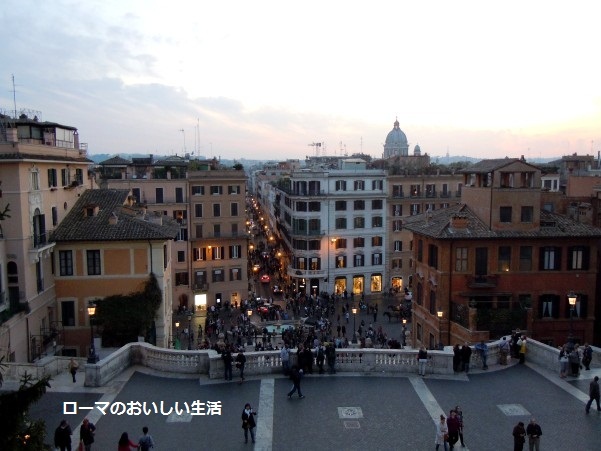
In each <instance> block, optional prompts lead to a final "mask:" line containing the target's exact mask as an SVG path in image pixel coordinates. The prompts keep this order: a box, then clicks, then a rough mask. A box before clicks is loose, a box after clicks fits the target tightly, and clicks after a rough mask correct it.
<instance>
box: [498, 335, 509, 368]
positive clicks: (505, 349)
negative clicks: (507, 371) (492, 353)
mask: <svg viewBox="0 0 601 451" xmlns="http://www.w3.org/2000/svg"><path fill="white" fill-rule="evenodd" d="M508 355H509V343H508V342H507V338H506V337H503V339H502V340H501V343H499V364H501V365H507V356H508Z"/></svg>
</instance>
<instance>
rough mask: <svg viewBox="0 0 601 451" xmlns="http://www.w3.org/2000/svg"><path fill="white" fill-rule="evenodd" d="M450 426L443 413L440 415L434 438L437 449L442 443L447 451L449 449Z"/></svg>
mask: <svg viewBox="0 0 601 451" xmlns="http://www.w3.org/2000/svg"><path fill="white" fill-rule="evenodd" d="M448 441H449V428H448V427H447V421H446V418H445V417H444V415H443V414H441V415H440V421H439V422H438V424H437V425H436V438H435V439H434V444H435V445H436V449H438V447H439V446H440V445H442V446H443V447H444V450H445V451H449V445H448Z"/></svg>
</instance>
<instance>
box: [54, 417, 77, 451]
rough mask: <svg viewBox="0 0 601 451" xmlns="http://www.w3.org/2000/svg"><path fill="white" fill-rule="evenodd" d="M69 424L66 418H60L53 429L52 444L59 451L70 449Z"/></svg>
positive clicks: (69, 450)
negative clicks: (58, 423) (57, 424)
mask: <svg viewBox="0 0 601 451" xmlns="http://www.w3.org/2000/svg"><path fill="white" fill-rule="evenodd" d="M72 434H73V432H72V431H71V426H69V423H67V420H62V421H61V424H60V425H59V426H58V427H57V428H56V430H55V431H54V446H55V447H56V448H59V449H60V451H71V435H72Z"/></svg>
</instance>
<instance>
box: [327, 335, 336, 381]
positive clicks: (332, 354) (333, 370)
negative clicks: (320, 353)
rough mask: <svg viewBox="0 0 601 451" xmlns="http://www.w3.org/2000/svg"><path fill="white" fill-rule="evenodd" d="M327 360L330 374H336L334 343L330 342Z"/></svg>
mask: <svg viewBox="0 0 601 451" xmlns="http://www.w3.org/2000/svg"><path fill="white" fill-rule="evenodd" d="M325 353H326V360H327V362H328V373H329V374H336V348H335V347H334V343H332V342H329V343H328V344H327V346H326V350H325Z"/></svg>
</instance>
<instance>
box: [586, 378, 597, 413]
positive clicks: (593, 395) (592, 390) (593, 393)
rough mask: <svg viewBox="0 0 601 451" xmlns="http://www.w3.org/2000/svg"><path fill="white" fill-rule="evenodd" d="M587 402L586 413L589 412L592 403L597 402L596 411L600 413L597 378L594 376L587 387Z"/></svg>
mask: <svg viewBox="0 0 601 451" xmlns="http://www.w3.org/2000/svg"><path fill="white" fill-rule="evenodd" d="M588 395H589V400H588V402H587V403H586V409H585V410H586V413H588V412H589V410H591V405H592V404H593V401H596V402H597V411H599V412H601V406H599V376H595V377H594V378H593V380H592V381H591V383H590V384H589V387H588Z"/></svg>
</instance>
